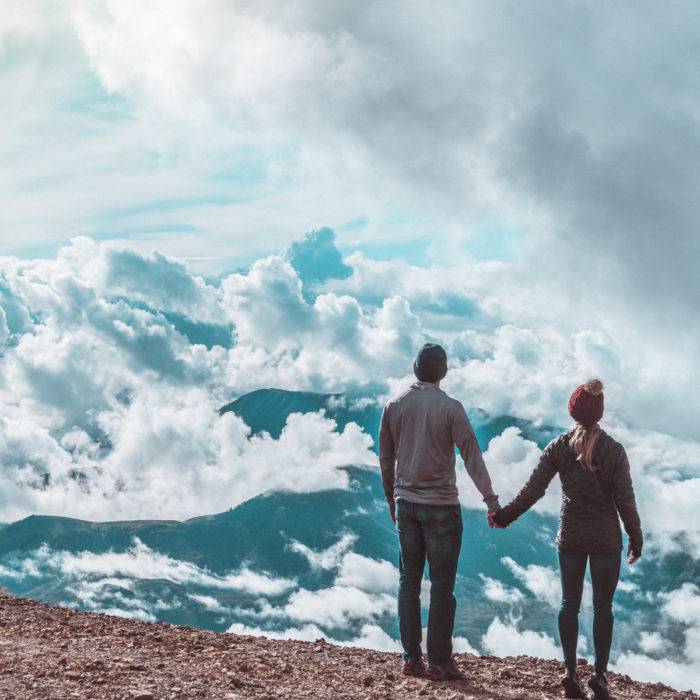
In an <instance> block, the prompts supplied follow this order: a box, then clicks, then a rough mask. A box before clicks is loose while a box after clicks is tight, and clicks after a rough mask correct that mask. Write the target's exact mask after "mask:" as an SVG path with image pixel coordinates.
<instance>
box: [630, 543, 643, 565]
mask: <svg viewBox="0 0 700 700" xmlns="http://www.w3.org/2000/svg"><path fill="white" fill-rule="evenodd" d="M627 556H628V557H629V559H628V560H627V561H628V562H629V563H630V564H634V562H636V561H637V560H638V559H639V557H641V556H642V555H641V554H637V553H636V552H635V551H634V550H633V549H632V545H631V544H628V545H627Z"/></svg>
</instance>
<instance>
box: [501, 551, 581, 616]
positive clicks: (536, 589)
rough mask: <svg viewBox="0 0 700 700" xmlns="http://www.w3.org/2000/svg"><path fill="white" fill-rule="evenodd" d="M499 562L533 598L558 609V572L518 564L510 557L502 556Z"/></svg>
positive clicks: (559, 599)
mask: <svg viewBox="0 0 700 700" xmlns="http://www.w3.org/2000/svg"><path fill="white" fill-rule="evenodd" d="M501 562H502V563H503V564H505V566H507V567H508V568H509V569H510V570H511V572H512V573H513V575H514V576H515V577H516V578H517V579H518V580H519V581H521V582H522V583H523V584H524V585H525V587H526V588H527V589H528V590H529V591H530V593H532V594H533V595H534V596H535V598H537V599H538V600H542V601H544V602H546V603H547V604H548V605H549V606H550V607H552V608H554V609H559V607H560V605H561V582H560V580H559V574H558V573H557V572H556V571H555V570H554V569H552V568H551V567H549V566H540V565H538V564H529V565H528V566H520V564H518V563H517V562H516V561H514V560H513V559H511V558H510V557H503V558H502V559H501ZM584 588H585V589H586V590H585V592H586V600H588V599H590V584H588V582H586V583H584Z"/></svg>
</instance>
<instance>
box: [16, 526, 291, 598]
mask: <svg viewBox="0 0 700 700" xmlns="http://www.w3.org/2000/svg"><path fill="white" fill-rule="evenodd" d="M13 568H16V569H17V570H18V571H20V572H21V576H22V577H27V576H39V575H46V572H47V571H48V572H50V571H53V572H55V573H58V574H61V575H63V576H66V577H67V578H69V579H78V580H82V579H85V578H86V577H89V576H95V577H98V578H99V579H100V580H99V581H98V582H97V583H93V584H91V587H92V590H99V589H101V588H103V587H104V586H115V585H117V586H120V587H126V588H129V587H130V584H129V581H134V580H158V579H163V580H166V581H171V582H172V583H179V584H189V585H199V586H206V587H209V588H215V589H221V590H238V591H244V592H246V593H250V594H253V595H268V596H274V595H280V594H282V593H284V592H286V591H289V590H290V589H292V588H293V587H294V586H295V585H296V581H295V580H294V579H288V578H276V577H273V576H270V575H268V574H266V573H265V572H259V571H252V570H251V569H249V568H248V567H246V566H243V567H242V568H241V569H240V570H238V571H232V572H229V573H227V574H225V575H219V574H214V573H212V572H211V571H209V570H208V569H206V568H200V567H198V566H197V565H195V564H192V563H191V562H187V561H182V560H179V559H173V558H172V557H170V556H168V555H166V554H162V553H160V552H157V551H155V550H153V549H151V548H150V547H148V546H147V545H145V544H144V543H143V542H141V540H139V539H138V538H134V542H133V545H132V546H131V547H130V548H128V549H127V550H125V551H123V552H116V551H108V552H104V553H95V552H90V551H82V552H77V553H73V552H68V551H54V550H51V549H50V548H49V547H47V546H46V545H44V546H42V547H40V548H39V549H37V550H36V551H35V552H31V553H28V554H27V555H26V556H25V557H24V558H22V559H19V560H17V561H16V562H14V563H13Z"/></svg>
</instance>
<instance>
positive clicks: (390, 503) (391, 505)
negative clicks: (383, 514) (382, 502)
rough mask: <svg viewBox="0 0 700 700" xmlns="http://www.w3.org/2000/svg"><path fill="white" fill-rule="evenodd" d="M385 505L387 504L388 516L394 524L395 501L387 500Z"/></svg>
mask: <svg viewBox="0 0 700 700" xmlns="http://www.w3.org/2000/svg"><path fill="white" fill-rule="evenodd" d="M387 505H388V506H389V517H390V518H391V522H392V523H394V525H396V501H387Z"/></svg>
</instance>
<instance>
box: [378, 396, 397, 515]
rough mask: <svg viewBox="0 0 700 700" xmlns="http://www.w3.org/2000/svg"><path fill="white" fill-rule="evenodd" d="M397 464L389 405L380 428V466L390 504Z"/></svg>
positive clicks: (383, 412) (385, 408)
mask: <svg viewBox="0 0 700 700" xmlns="http://www.w3.org/2000/svg"><path fill="white" fill-rule="evenodd" d="M395 464H396V448H395V446H394V436H393V435H392V433H391V426H390V424H389V404H387V405H386V406H384V410H383V411H382V420H381V424H380V428H379V466H380V467H381V470H382V486H383V487H384V495H385V496H386V500H387V501H388V502H389V503H393V502H394V479H395V470H394V466H395Z"/></svg>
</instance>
